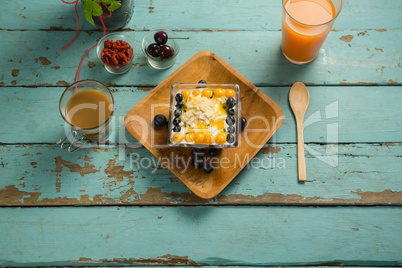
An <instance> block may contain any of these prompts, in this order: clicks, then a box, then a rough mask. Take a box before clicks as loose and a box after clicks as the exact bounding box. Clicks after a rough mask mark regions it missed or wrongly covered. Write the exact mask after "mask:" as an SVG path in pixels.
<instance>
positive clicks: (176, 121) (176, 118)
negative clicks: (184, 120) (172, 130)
mask: <svg viewBox="0 0 402 268" xmlns="http://www.w3.org/2000/svg"><path fill="white" fill-rule="evenodd" d="M180 122H181V120H180V118H178V117H175V118H174V119H173V125H175V126H178V125H179V124H180Z"/></svg>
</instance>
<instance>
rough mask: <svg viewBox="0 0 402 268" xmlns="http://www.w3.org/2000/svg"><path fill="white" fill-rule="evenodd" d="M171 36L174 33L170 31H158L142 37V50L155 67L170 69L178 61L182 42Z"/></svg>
mask: <svg viewBox="0 0 402 268" xmlns="http://www.w3.org/2000/svg"><path fill="white" fill-rule="evenodd" d="M171 37H172V33H171V32H169V31H157V32H150V33H148V34H146V35H145V36H144V38H143V39H142V44H141V48H142V52H144V55H145V56H146V57H147V59H148V62H149V65H151V67H153V68H154V69H157V70H164V69H168V68H170V67H172V66H173V64H174V63H175V62H176V57H177V55H178V54H179V52H180V43H179V42H178V41H177V39H175V38H171Z"/></svg>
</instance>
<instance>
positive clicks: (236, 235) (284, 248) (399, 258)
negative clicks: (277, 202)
mask: <svg viewBox="0 0 402 268" xmlns="http://www.w3.org/2000/svg"><path fill="white" fill-rule="evenodd" d="M0 215H1V217H0V235H1V237H2V239H1V241H0V245H1V247H2V250H1V251H0V265H5V266H7V265H25V266H31V265H38V264H44V263H45V264H49V263H52V264H55V265H61V266H63V265H89V264H95V265H97V264H98V265H99V264H102V265H124V264H126V265H134V266H135V265H140V264H141V265H146V264H148V265H151V264H152V265H156V264H157V265H168V264H171V265H196V264H197V265H202V264H210V265H257V266H262V265H309V264H323V263H334V264H338V265H342V264H344V265H345V264H346V265H370V266H371V265H374V266H375V265H388V266H398V265H401V264H402V255H401V254H400V253H401V252H402V244H401V239H400V238H401V236H402V207H367V208H356V207H332V208H329V207H324V208H314V207H264V206H243V207H231V206H226V207H205V206H195V207H109V206H107V207H91V208H87V207H59V208H0ZM32 245H35V246H34V247H33V246H32ZM307 245H308V246H307Z"/></svg>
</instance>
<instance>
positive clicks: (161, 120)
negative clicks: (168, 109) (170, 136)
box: [154, 114, 167, 127]
mask: <svg viewBox="0 0 402 268" xmlns="http://www.w3.org/2000/svg"><path fill="white" fill-rule="evenodd" d="M166 122H167V120H166V117H165V116H164V115H163V114H158V115H156V116H155V117H154V126H155V127H163V126H164V125H166Z"/></svg>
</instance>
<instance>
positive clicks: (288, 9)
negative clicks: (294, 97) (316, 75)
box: [282, 0, 342, 64]
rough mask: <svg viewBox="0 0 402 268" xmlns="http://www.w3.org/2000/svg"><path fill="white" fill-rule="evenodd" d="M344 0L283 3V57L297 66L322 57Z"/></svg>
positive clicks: (305, 0) (286, 1)
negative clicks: (322, 48) (321, 50)
mask: <svg viewBox="0 0 402 268" xmlns="http://www.w3.org/2000/svg"><path fill="white" fill-rule="evenodd" d="M341 9H342V0H297V1H296V0H282V53H283V55H284V56H285V58H286V59H288V60H289V61H290V62H292V63H294V64H307V63H310V62H312V61H313V60H314V59H315V58H316V57H317V55H318V52H319V51H320V48H321V46H322V44H323V43H324V41H325V39H326V37H327V35H328V33H329V31H330V30H331V27H332V25H333V24H334V22H335V19H336V18H337V17H338V15H339V13H340V11H341Z"/></svg>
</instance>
